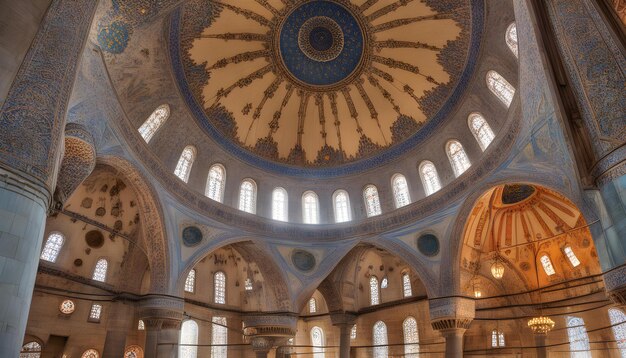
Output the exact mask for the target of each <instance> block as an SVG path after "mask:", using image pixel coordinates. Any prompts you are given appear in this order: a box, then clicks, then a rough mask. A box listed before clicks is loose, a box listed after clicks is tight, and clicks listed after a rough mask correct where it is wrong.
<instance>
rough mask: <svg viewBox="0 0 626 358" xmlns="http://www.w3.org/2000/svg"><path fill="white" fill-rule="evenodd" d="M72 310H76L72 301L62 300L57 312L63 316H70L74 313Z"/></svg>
mask: <svg viewBox="0 0 626 358" xmlns="http://www.w3.org/2000/svg"><path fill="white" fill-rule="evenodd" d="M74 309H76V306H75V305H74V301H72V300H64V301H63V302H61V305H60V306H59V311H61V313H64V314H70V313H72V312H74Z"/></svg>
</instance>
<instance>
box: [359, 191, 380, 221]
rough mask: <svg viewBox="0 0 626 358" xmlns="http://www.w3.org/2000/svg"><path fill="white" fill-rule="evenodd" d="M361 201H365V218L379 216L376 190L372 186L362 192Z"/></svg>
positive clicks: (378, 201) (378, 200)
mask: <svg viewBox="0 0 626 358" xmlns="http://www.w3.org/2000/svg"><path fill="white" fill-rule="evenodd" d="M363 200H365V212H366V214H367V217H368V218H369V217H372V216H376V215H380V214H381V212H382V210H381V209H380V198H379V197H378V189H376V187H375V186H374V185H368V186H366V187H365V189H364V190H363Z"/></svg>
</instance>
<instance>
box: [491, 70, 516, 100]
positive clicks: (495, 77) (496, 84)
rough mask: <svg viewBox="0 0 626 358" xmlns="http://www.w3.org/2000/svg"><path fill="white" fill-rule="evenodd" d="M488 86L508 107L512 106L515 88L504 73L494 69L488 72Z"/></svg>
mask: <svg viewBox="0 0 626 358" xmlns="http://www.w3.org/2000/svg"><path fill="white" fill-rule="evenodd" d="M486 80H487V87H488V88H489V90H490V91H491V92H492V93H493V94H494V95H496V97H498V99H499V100H500V101H502V103H504V104H505V105H506V106H507V107H510V106H511V102H512V101H513V96H515V88H514V87H513V86H512V85H511V84H510V83H509V82H508V81H507V80H506V79H504V77H502V75H500V74H499V73H498V72H496V71H494V70H490V71H489V72H487V77H486Z"/></svg>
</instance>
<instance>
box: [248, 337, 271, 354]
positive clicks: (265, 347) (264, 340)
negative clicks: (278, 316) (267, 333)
mask: <svg viewBox="0 0 626 358" xmlns="http://www.w3.org/2000/svg"><path fill="white" fill-rule="evenodd" d="M251 344H252V350H253V351H254V354H255V355H256V358H267V354H268V353H269V351H270V350H271V349H272V346H273V345H274V343H273V341H272V339H271V338H269V337H253V338H252V341H251Z"/></svg>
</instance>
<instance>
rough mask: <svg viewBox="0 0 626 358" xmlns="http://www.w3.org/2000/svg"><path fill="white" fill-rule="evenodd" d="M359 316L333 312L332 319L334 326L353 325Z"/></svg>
mask: <svg viewBox="0 0 626 358" xmlns="http://www.w3.org/2000/svg"><path fill="white" fill-rule="evenodd" d="M356 318H357V316H356V315H354V314H351V313H345V312H342V313H331V314H330V321H331V322H332V324H333V326H343V325H346V326H352V325H354V323H355V322H356Z"/></svg>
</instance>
